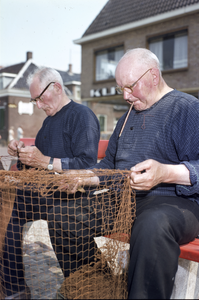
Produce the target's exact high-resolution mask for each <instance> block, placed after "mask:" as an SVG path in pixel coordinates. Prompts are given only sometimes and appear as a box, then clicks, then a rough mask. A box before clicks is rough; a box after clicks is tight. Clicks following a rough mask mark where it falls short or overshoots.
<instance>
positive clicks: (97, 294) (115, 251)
mask: <svg viewBox="0 0 199 300" xmlns="http://www.w3.org/2000/svg"><path fill="white" fill-rule="evenodd" d="M128 175H129V171H126V170H125V171H124V170H123V171H120V170H97V169H95V170H93V175H91V174H88V175H86V174H81V173H79V172H78V171H73V173H72V174H71V173H69V172H65V173H64V172H60V173H59V174H58V173H56V174H55V173H52V172H49V171H46V170H35V169H28V170H25V169H23V170H21V171H6V170H0V197H1V210H0V224H1V241H0V243H1V244H0V255H1V277H2V278H3V281H2V284H1V289H0V293H1V295H0V296H1V299H2V298H3V296H4V292H5V291H4V286H5V280H6V279H5V278H4V272H3V266H2V264H3V262H2V256H3V253H4V249H5V234H6V231H7V226H8V223H9V221H10V218H11V215H12V211H13V207H15V211H16V214H18V216H19V217H20V218H21V219H23V224H22V225H23V231H22V238H21V239H22V241H23V243H22V247H23V253H22V254H23V263H24V270H25V280H26V284H27V285H28V286H29V288H30V290H31V297H32V299H49V298H55V297H56V293H57V297H58V298H60V299H64V298H67V299H125V298H127V270H128V262H129V237H130V233H131V229H132V225H133V222H134V219H135V211H136V203H135V194H134V192H133V191H132V189H131V187H130V184H129V178H128ZM86 176H87V177H89V178H90V177H91V176H98V177H100V179H101V182H102V184H101V185H100V186H98V187H92V188H88V186H82V187H81V188H80V189H79V190H78V191H77V192H76V193H75V194H70V193H67V192H63V191H60V190H59V186H60V182H61V181H62V180H64V182H65V183H67V185H68V186H70V187H71V186H73V185H74V182H75V181H76V178H77V177H78V178H81V177H82V179H84V180H85V178H86ZM16 195H17V198H16ZM15 198H16V199H18V200H17V203H19V202H20V204H17V205H16V203H15ZM19 199H20V201H19ZM14 203H15V204H14ZM35 220H36V221H35ZM33 221H34V222H33ZM48 226H49V227H48ZM13 228H14V227H13ZM49 230H50V236H49ZM17 251H18V249H14V253H15V254H16V257H17V255H18V254H17V253H18V252H17ZM17 259H18V258H16V260H17ZM10 272H11V273H12V270H10ZM3 282H4V284H3ZM57 290H58V292H57ZM12 292H13V293H14V291H11V293H12Z"/></svg>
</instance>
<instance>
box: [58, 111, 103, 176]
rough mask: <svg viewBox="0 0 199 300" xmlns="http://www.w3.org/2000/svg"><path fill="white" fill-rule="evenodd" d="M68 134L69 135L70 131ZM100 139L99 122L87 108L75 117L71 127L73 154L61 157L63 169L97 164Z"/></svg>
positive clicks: (82, 167)
mask: <svg viewBox="0 0 199 300" xmlns="http://www.w3.org/2000/svg"><path fill="white" fill-rule="evenodd" d="M66 135H68V131H67V132H66ZM99 139H100V127H99V122H98V119H97V117H96V116H95V115H94V114H93V112H91V111H90V110H85V111H84V113H82V114H77V115H76V116H75V117H73V122H72V123H71V129H70V150H71V153H72V155H70V157H63V158H61V164H62V169H63V170H68V169H86V168H89V167H91V166H93V165H95V164H96V163H97V154H98V143H99ZM66 147H67V145H66Z"/></svg>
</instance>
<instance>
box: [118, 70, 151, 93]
mask: <svg viewBox="0 0 199 300" xmlns="http://www.w3.org/2000/svg"><path fill="white" fill-rule="evenodd" d="M150 70H152V68H150V69H148V70H147V71H146V72H145V73H144V74H143V75H142V76H141V77H140V78H139V79H138V80H137V81H136V82H134V83H133V84H132V85H130V86H125V87H120V86H116V88H115V89H116V91H117V92H118V94H123V93H124V91H126V92H127V93H133V87H134V86H135V85H136V84H137V82H138V81H139V80H140V79H141V78H142V77H143V76H144V75H145V74H146V73H147V72H148V71H150Z"/></svg>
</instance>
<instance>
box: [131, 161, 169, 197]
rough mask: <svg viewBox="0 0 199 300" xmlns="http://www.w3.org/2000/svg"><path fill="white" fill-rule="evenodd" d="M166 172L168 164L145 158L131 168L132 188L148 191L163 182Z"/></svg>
mask: <svg viewBox="0 0 199 300" xmlns="http://www.w3.org/2000/svg"><path fill="white" fill-rule="evenodd" d="M165 173H166V165H164V164H161V163H159V162H157V161H155V160H153V159H148V160H145V161H143V162H141V163H139V164H137V165H135V166H134V167H132V168H131V175H130V185H131V187H132V189H135V190H144V191H148V190H150V189H152V188H153V187H154V186H156V185H158V184H160V183H161V182H163V180H164V177H165Z"/></svg>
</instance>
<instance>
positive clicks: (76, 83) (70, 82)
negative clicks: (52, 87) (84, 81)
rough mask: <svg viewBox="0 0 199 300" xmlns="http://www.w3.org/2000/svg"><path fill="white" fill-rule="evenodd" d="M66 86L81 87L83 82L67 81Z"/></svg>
mask: <svg viewBox="0 0 199 300" xmlns="http://www.w3.org/2000/svg"><path fill="white" fill-rule="evenodd" d="M64 84H65V85H69V84H74V85H81V82H80V81H75V80H74V81H67V82H64Z"/></svg>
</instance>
